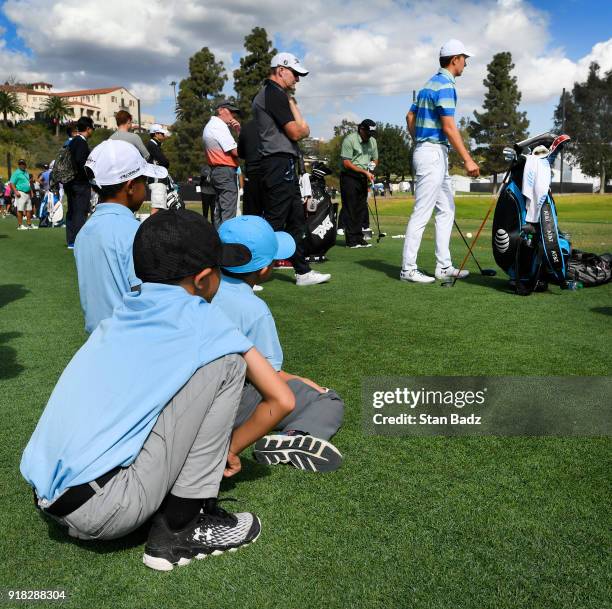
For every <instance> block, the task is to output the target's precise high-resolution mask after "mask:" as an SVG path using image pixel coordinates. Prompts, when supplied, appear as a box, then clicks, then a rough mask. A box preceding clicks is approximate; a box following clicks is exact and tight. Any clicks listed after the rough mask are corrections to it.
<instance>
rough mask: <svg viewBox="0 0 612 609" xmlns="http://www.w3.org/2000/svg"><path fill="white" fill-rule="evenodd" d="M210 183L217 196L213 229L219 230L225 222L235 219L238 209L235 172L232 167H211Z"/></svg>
mask: <svg viewBox="0 0 612 609" xmlns="http://www.w3.org/2000/svg"><path fill="white" fill-rule="evenodd" d="M210 183H211V185H212V187H213V188H214V189H215V193H216V195H217V197H216V199H215V210H214V216H213V219H214V225H215V228H219V227H220V226H221V224H223V222H225V221H226V220H229V219H230V218H235V217H236V210H237V209H238V181H237V179H236V170H235V169H234V168H233V167H225V166H220V167H213V168H212V171H211V178H210Z"/></svg>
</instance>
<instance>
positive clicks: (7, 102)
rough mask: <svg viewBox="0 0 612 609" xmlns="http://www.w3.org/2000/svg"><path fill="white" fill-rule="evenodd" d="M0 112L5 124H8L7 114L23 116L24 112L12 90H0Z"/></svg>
mask: <svg viewBox="0 0 612 609" xmlns="http://www.w3.org/2000/svg"><path fill="white" fill-rule="evenodd" d="M0 112H1V113H2V116H3V118H4V124H5V125H8V115H9V114H14V115H18V116H24V115H25V114H26V111H25V110H24V109H23V106H22V105H21V104H20V103H19V100H18V99H17V96H16V95H15V94H14V93H13V92H12V91H0Z"/></svg>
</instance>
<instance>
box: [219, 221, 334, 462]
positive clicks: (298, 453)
mask: <svg viewBox="0 0 612 609" xmlns="http://www.w3.org/2000/svg"><path fill="white" fill-rule="evenodd" d="M219 237H221V240H222V241H223V242H224V243H240V244H241V245H244V246H246V247H247V248H248V249H249V251H250V252H251V260H250V261H249V262H247V263H246V264H242V265H240V266H233V267H227V266H225V267H222V273H223V275H222V279H221V285H220V286H219V290H218V292H217V294H216V296H215V298H214V300H213V304H214V305H216V306H217V307H219V308H220V309H221V310H222V311H223V312H224V313H225V314H226V315H227V316H228V317H229V318H230V319H231V320H232V321H233V322H234V323H235V324H236V325H237V326H238V329H239V330H240V331H241V332H242V333H243V334H244V335H245V336H246V337H247V338H248V339H249V340H250V341H251V342H252V343H253V344H254V345H255V347H256V348H257V350H258V351H259V352H260V353H261V354H262V355H263V356H264V357H265V358H266V359H267V360H268V361H269V362H270V364H271V365H272V367H273V368H274V369H275V370H277V372H278V374H279V376H280V377H281V378H282V379H283V380H284V381H286V382H287V383H288V385H289V388H290V389H291V391H292V392H293V394H294V396H295V409H294V410H293V412H292V413H291V414H290V415H289V416H287V417H285V418H284V419H283V420H282V421H280V423H279V425H278V431H279V433H277V434H274V435H267V436H265V437H263V438H261V439H260V440H258V441H257V443H256V444H255V447H254V451H253V455H254V457H255V459H256V460H257V461H259V462H260V463H265V464H268V465H276V464H278V463H289V464H292V465H294V466H295V467H296V468H298V469H301V470H304V471H315V472H328V471H333V470H335V469H337V468H338V467H340V465H341V463H342V455H341V454H340V452H339V451H338V449H337V448H336V447H335V446H334V445H333V444H331V442H329V439H330V438H331V437H332V436H333V435H334V434H335V433H336V432H337V431H338V429H339V428H340V425H341V424H342V418H343V415H344V402H343V401H342V399H341V398H340V397H339V396H338V394H337V393H336V392H335V391H332V390H330V389H326V388H323V387H320V386H319V385H317V384H316V383H315V382H313V381H311V380H310V379H307V378H302V377H299V376H296V375H293V374H289V373H287V372H285V371H284V370H283V369H282V364H283V350H282V348H281V345H280V341H279V339H278V333H277V331H276V325H275V323H274V318H273V317H272V314H271V312H270V309H269V308H268V305H267V304H266V303H265V302H264V301H263V300H261V298H258V297H257V296H256V295H255V294H254V293H253V286H254V285H257V284H260V283H263V282H265V281H267V280H268V279H269V278H270V276H271V274H272V263H273V261H274V260H284V259H287V258H290V257H291V256H292V255H293V253H294V252H295V241H294V240H293V237H292V236H291V235H289V234H288V233H285V232H282V231H277V232H274V230H273V229H272V227H271V226H270V224H268V222H266V220H264V219H263V218H260V217H259V216H240V217H237V218H233V219H231V220H228V221H226V222H224V223H223V224H222V225H221V227H220V229H219ZM261 399H262V398H261V395H260V394H259V392H258V391H257V390H256V389H255V388H254V387H253V385H251V384H247V385H245V388H244V390H243V393H242V399H241V401H240V406H239V407H238V413H237V415H236V423H235V425H241V424H242V423H243V422H244V421H245V420H247V419H248V418H249V417H250V416H251V413H252V412H253V411H254V410H255V409H256V408H257V405H258V404H259V403H260V401H261Z"/></svg>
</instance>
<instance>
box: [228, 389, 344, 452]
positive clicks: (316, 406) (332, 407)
mask: <svg viewBox="0 0 612 609" xmlns="http://www.w3.org/2000/svg"><path fill="white" fill-rule="evenodd" d="M287 384H288V385H289V388H290V389H291V391H292V392H293V395H294V396H295V409H294V410H293V412H292V413H291V414H290V415H288V416H286V417H285V418H284V419H283V420H282V421H281V422H280V423H279V424H278V429H279V430H280V431H289V430H291V429H295V430H299V431H305V432H307V433H309V434H310V435H311V436H314V437H316V438H321V439H322V440H329V439H330V438H331V437H332V436H333V435H334V434H335V433H336V432H337V431H338V429H340V425H342V419H343V418H344V402H343V401H342V399H341V398H340V396H339V395H338V394H337V393H336V392H335V391H333V390H331V389H330V390H329V391H327V393H319V392H318V391H317V390H316V389H313V388H312V387H311V386H310V385H307V384H306V383H303V382H302V381H299V380H297V379H293V380H291V381H289V382H288V383H287ZM261 400H262V397H261V394H260V393H259V392H258V391H257V389H255V387H253V385H251V384H247V385H245V387H244V390H243V392H242V399H241V400H240V406H239V407H238V414H237V415H236V422H235V423H234V427H239V426H240V425H242V424H243V423H244V422H245V421H246V420H247V419H248V418H249V417H250V416H251V415H252V414H253V412H254V411H255V408H257V405H258V404H259V402H261Z"/></svg>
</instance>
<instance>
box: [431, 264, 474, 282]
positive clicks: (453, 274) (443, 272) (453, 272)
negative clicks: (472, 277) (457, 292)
mask: <svg viewBox="0 0 612 609" xmlns="http://www.w3.org/2000/svg"><path fill="white" fill-rule="evenodd" d="M435 274H436V279H447V278H449V277H450V278H451V279H455V278H456V279H465V278H466V277H467V276H468V275H469V274H470V272H469V271H466V270H465V269H463V270H462V271H460V270H459V269H456V268H455V267H454V266H447V267H446V268H445V269H443V268H442V267H440V266H437V267H436V273H435Z"/></svg>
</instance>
